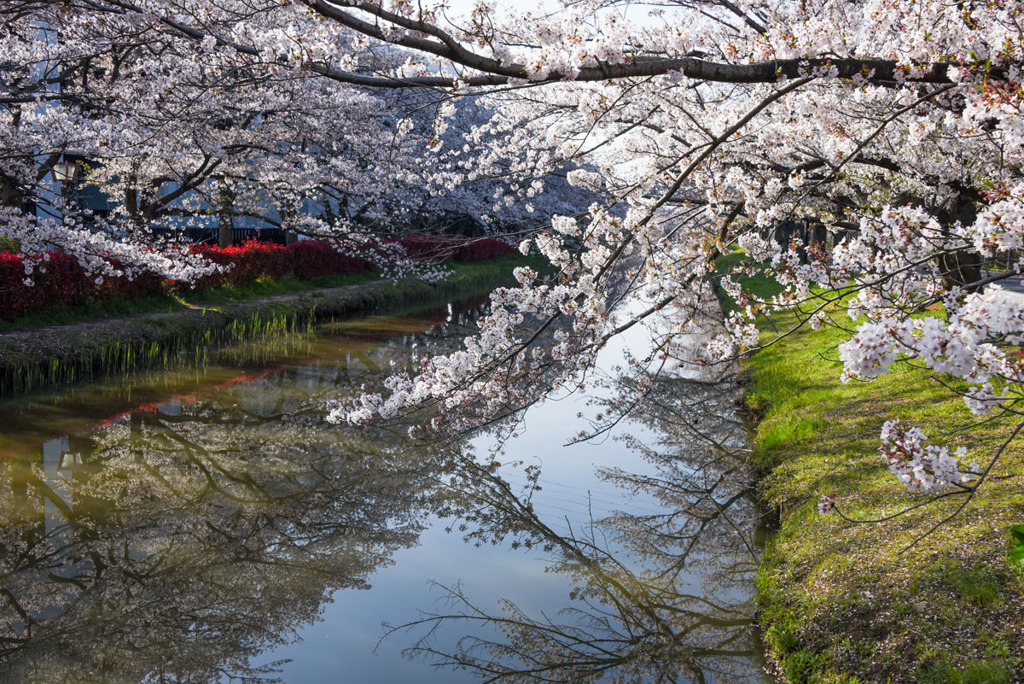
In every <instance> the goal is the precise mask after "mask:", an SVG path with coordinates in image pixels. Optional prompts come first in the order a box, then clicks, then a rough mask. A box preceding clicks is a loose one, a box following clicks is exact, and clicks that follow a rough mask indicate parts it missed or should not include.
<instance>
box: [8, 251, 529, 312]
mask: <svg viewBox="0 0 1024 684" xmlns="http://www.w3.org/2000/svg"><path fill="white" fill-rule="evenodd" d="M399 242H400V243H401V244H402V246H403V247H405V249H406V252H407V253H408V254H409V256H410V257H412V258H413V259H416V260H418V261H426V262H435V261H442V260H444V259H446V258H450V257H451V256H453V254H454V256H455V258H456V259H459V260H460V261H481V260H484V259H493V258H494V257H498V256H502V255H505V254H510V253H512V252H514V251H515V250H514V249H513V248H512V247H510V246H509V245H508V243H506V242H504V241H502V240H496V239H494V238H485V239H483V240H474V241H472V242H467V243H465V244H463V245H462V246H458V245H457V243H455V242H453V241H451V240H448V239H447V238H443V237H439V236H433V235H411V236H407V237H405V238H402V239H401V240H400V241H399ZM192 249H193V252H194V253H197V254H201V255H203V256H204V257H206V258H207V259H209V260H210V261H212V262H214V263H217V264H222V265H229V264H233V266H232V268H230V269H229V270H228V271H226V272H225V273H219V274H216V275H213V276H208V277H206V278H203V279H202V280H201V281H199V282H198V283H196V287H197V288H200V289H205V288H209V287H214V286H217V285H224V284H244V283H250V282H252V281H254V280H257V279H259V278H269V279H272V280H279V279H281V278H283V277H285V276H289V275H293V276H295V277H297V278H301V279H304V280H308V279H310V278H317V277H322V276H330V275H341V274H350V273H359V272H360V271H364V270H367V269H369V268H370V264H369V262H367V261H366V260H364V259H360V258H358V257H352V256H348V255H345V254H342V253H341V252H338V251H337V250H335V249H334V248H332V247H331V246H330V245H329V244H327V243H325V242H320V241H318V240H300V241H298V242H295V243H293V244H291V245H289V246H287V247H283V246H281V245H276V244H273V243H269V242H258V241H256V240H250V241H248V242H244V243H242V244H240V245H235V246H232V247H225V248H223V249H222V248H220V247H212V246H209V245H199V246H196V247H193V248H192ZM29 259H30V262H31V263H32V266H33V273H32V275H31V278H32V280H33V281H34V285H32V286H29V285H26V284H25V279H26V275H25V259H24V258H23V257H20V256H18V255H16V254H12V253H10V252H6V251H0V318H2V319H6V320H12V319H15V318H18V317H19V316H24V315H25V314H28V313H31V312H33V311H39V310H40V309H43V308H45V307H48V306H59V307H69V306H74V305H76V304H87V303H89V302H112V301H117V300H121V299H128V298H131V297H140V296H147V295H159V294H162V293H163V292H164V291H165V290H167V289H168V288H171V287H174V286H175V284H174V283H171V282H169V281H166V280H164V279H163V278H162V277H161V276H159V275H157V274H155V273H152V272H142V273H138V274H136V275H135V277H134V278H132V279H129V278H128V277H126V276H118V277H116V278H111V277H106V276H104V277H103V279H102V282H100V283H98V284H97V283H96V276H92V277H89V276H87V275H86V273H85V269H83V268H82V267H81V266H80V265H79V264H78V262H77V261H76V260H75V259H74V258H73V257H71V256H69V255H67V254H65V253H63V252H48V253H47V254H46V255H45V256H34V257H29ZM112 263H113V264H114V265H115V266H117V265H118V263H117V260H116V259H115V260H113V261H112Z"/></svg>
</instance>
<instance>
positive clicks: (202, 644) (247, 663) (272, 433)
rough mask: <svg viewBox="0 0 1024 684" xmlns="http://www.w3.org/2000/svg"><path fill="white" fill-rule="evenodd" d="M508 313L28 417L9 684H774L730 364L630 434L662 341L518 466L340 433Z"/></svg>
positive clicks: (462, 445)
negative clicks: (483, 323) (363, 405)
mask: <svg viewBox="0 0 1024 684" xmlns="http://www.w3.org/2000/svg"><path fill="white" fill-rule="evenodd" d="M480 312H481V306H480V304H479V303H469V304H466V305H462V306H454V305H451V306H449V307H447V308H446V309H441V310H432V311H425V312H421V313H418V314H415V315H411V316H402V317H387V316H373V317H368V318H365V319H361V320H357V321H346V322H338V323H330V324H324V325H320V326H318V327H317V328H316V329H315V330H312V331H306V332H302V333H298V334H290V335H286V336H282V337H279V338H276V339H268V340H262V341H260V342H259V343H255V344H250V345H239V346H236V347H231V348H227V349H221V350H219V351H217V352H216V353H212V354H210V356H209V358H208V360H207V362H206V363H204V364H201V365H199V366H195V365H183V366H182V367H181V368H179V369H173V368H172V369H170V370H165V371H161V372H153V373H137V374H132V375H130V376H126V377H124V378H121V379H111V380H108V381H105V382H102V383H95V384H89V385H81V386H78V387H75V388H72V389H66V390H63V391H62V392H61V393H59V394H36V395H32V396H27V397H21V398H18V399H16V400H11V401H8V402H5V403H3V404H0V455H2V456H3V457H4V458H3V460H2V461H0V616H2V622H0V681H12V682H14V681H24V682H50V681H66V682H79V681H80V682H143V681H147V682H148V681H152V682H164V681H167V682H179V681H180V682H231V681H256V680H262V679H266V680H269V681H284V682H294V683H307V682H332V683H333V682H341V681H344V682H438V683H440V682H445V683H447V682H476V681H492V680H493V681H571V682H589V681H628V682H762V681H769V680H768V679H767V677H766V676H765V675H764V674H763V672H762V668H763V662H762V659H761V647H760V641H759V639H758V635H757V630H756V626H755V623H754V619H753V614H754V610H753V606H752V603H751V599H752V596H753V577H754V574H755V572H756V567H757V560H758V556H759V550H758V543H759V538H760V536H761V534H762V531H761V528H760V527H759V525H758V511H757V508H756V505H755V499H754V496H753V494H752V492H751V481H752V474H751V472H750V469H749V467H748V466H747V463H746V453H745V446H744V445H745V431H744V426H743V424H742V422H741V421H740V420H739V418H738V417H737V415H736V400H737V398H738V396H739V389H738V387H737V386H736V383H735V381H734V378H732V377H731V376H730V374H729V373H728V372H725V373H718V374H716V375H715V376H714V377H712V376H711V375H710V374H709V373H706V372H698V371H686V372H683V371H680V370H679V369H675V370H673V371H672V372H670V373H666V374H665V375H664V377H661V378H660V379H659V380H658V382H656V383H654V385H653V389H650V390H649V391H646V392H639V391H636V392H634V394H635V395H636V396H637V400H636V401H637V405H636V406H635V407H634V408H633V410H632V411H631V413H630V416H629V418H627V419H625V420H618V421H610V420H609V419H608V417H607V416H608V415H611V413H610V409H611V408H613V407H612V406H611V404H612V402H613V400H614V399H613V398H614V397H616V396H619V395H620V394H621V392H620V391H621V390H622V388H623V385H625V387H626V389H627V390H630V389H638V388H633V387H632V386H631V383H632V384H634V385H635V384H636V382H637V380H636V378H635V377H630V376H629V375H628V374H626V373H624V372H623V371H622V370H621V368H620V366H626V365H627V364H626V363H625V361H624V355H625V353H626V352H627V351H629V352H631V353H632V355H633V356H634V358H636V357H642V356H644V355H645V354H646V353H647V349H649V348H650V345H651V341H650V336H649V334H648V333H646V332H645V331H644V329H642V328H641V327H639V326H637V328H635V329H633V330H631V331H630V333H629V334H628V335H627V336H626V337H627V339H625V340H623V341H622V342H620V343H618V344H617V345H616V346H615V347H613V348H608V349H605V350H604V351H603V352H602V355H601V357H600V360H599V361H600V363H599V373H598V374H597V375H596V376H595V377H593V378H592V379H591V381H590V382H589V383H588V386H587V392H586V393H585V395H581V394H580V393H575V394H567V395H563V396H559V397H556V398H553V399H549V400H548V401H546V402H545V403H542V404H538V405H535V406H534V407H532V408H531V409H529V411H528V412H527V414H526V415H525V416H524V417H523V420H522V423H521V425H520V426H519V427H518V429H517V430H516V433H515V435H514V436H512V437H511V438H509V439H507V440H503V441H502V444H501V445H500V448H498V447H497V446H496V445H495V438H496V435H495V433H494V431H484V432H481V433H478V434H475V435H470V436H467V437H466V438H465V439H463V440H461V441H459V442H457V443H444V444H442V443H436V442H434V443H432V442H414V441H411V440H410V439H409V438H408V437H407V433H408V428H409V427H411V426H412V425H414V424H415V423H416V422H417V421H418V420H422V419H423V416H417V415H412V416H410V417H408V418H407V419H405V421H404V422H403V423H402V424H389V425H377V426H371V427H366V428H354V427H343V426H334V425H330V424H328V423H327V422H326V421H325V420H324V416H325V415H326V413H327V408H326V406H327V403H328V401H329V400H333V399H341V400H343V401H344V400H345V399H346V398H351V397H353V396H355V394H356V393H358V392H359V388H360V387H361V386H362V385H363V384H364V383H373V382H375V381H377V380H379V379H380V378H381V377H383V374H385V373H389V372H393V371H395V370H401V369H407V368H410V367H412V364H414V363H415V359H416V357H417V356H419V355H423V354H429V353H435V352H443V351H446V350H450V349H454V348H455V346H456V345H458V343H459V341H460V340H461V339H462V337H463V336H465V335H466V334H468V333H469V332H471V331H472V328H473V323H474V321H475V320H476V319H477V317H478V316H479V315H480ZM581 425H583V426H588V425H590V426H594V427H596V429H597V431H598V432H599V435H598V436H597V437H596V438H594V439H591V440H587V441H583V442H580V443H573V442H574V441H575V438H576V437H577V435H578V433H579V431H580V429H581Z"/></svg>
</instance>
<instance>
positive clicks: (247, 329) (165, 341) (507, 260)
mask: <svg viewBox="0 0 1024 684" xmlns="http://www.w3.org/2000/svg"><path fill="white" fill-rule="evenodd" d="M526 262H528V260H526V259H525V258H523V257H515V256H514V257H504V258H500V259H495V260H492V261H482V262H473V263H465V264H458V263H456V264H454V265H452V266H451V268H452V270H453V274H452V275H451V276H450V277H449V278H448V279H447V280H446V281H444V282H442V283H438V284H435V285H430V284H427V283H425V282H423V281H419V280H412V279H409V280H401V281H398V282H394V283H393V282H391V281H380V280H373V281H367V279H366V278H359V279H356V280H355V282H353V279H352V277H347V278H345V279H338V278H332V279H324V280H319V281H312V282H310V281H305V282H303V281H295V280H285V281H280V282H266V283H260V282H257V283H253V284H250V285H246V286H244V287H238V286H232V287H225V288H218V289H216V290H211V291H206V292H202V293H198V294H196V295H195V296H189V297H183V298H180V299H171V298H147V299H146V300H133V301H129V302H123V303H121V304H118V305H111V307H110V308H109V309H102V310H96V309H92V308H90V309H85V310H73V309H69V310H66V311H61V312H50V315H48V316H44V315H41V314H37V315H34V316H32V317H26V318H23V319H21V320H19V321H16V322H14V323H13V324H10V325H9V326H8V328H7V329H6V330H0V396H3V395H11V394H17V393H23V392H27V391H34V390H39V389H42V388H45V387H52V386H55V385H62V384H72V383H75V382H79V381H82V380H87V379H91V378H97V377H103V376H107V375H121V376H123V375H126V374H129V373H131V372H134V371H136V370H143V369H151V368H160V367H165V366H167V365H169V364H174V363H179V362H180V361H181V359H182V358H192V357H195V358H196V359H201V358H203V357H204V354H205V350H206V349H209V348H211V347H214V346H219V345H225V344H232V343H235V342H238V341H243V340H253V339H259V338H260V337H265V336H269V335H282V334H285V335H286V334H290V333H291V332H293V331H295V330H296V329H299V328H304V327H306V326H307V325H308V324H310V323H311V322H313V321H317V320H330V319H338V318H344V317H349V316H354V315H359V314H365V313H370V312H378V311H387V312H388V313H396V312H399V311H401V310H402V309H406V308H410V307H422V306H426V305H430V304H433V303H438V304H443V303H445V302H448V301H451V300H453V299H465V298H469V297H473V296H476V295H480V294H483V293H486V292H487V291H488V290H490V289H492V288H494V287H497V286H499V285H502V284H507V283H509V282H510V281H511V280H512V277H511V274H512V269H513V267H515V266H517V265H520V264H523V263H526ZM360 281H362V282H360Z"/></svg>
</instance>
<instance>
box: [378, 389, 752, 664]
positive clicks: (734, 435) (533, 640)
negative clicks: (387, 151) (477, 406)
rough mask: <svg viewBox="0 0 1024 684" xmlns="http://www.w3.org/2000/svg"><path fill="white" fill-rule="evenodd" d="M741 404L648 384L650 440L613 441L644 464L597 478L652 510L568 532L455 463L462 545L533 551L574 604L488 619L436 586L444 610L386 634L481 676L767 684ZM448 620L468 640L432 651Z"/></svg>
mask: <svg viewBox="0 0 1024 684" xmlns="http://www.w3.org/2000/svg"><path fill="white" fill-rule="evenodd" d="M738 396H739V392H738V389H737V386H736V383H735V382H733V381H732V379H730V378H717V379H716V380H715V381H714V382H707V381H700V380H664V381H662V382H660V383H657V384H656V385H655V386H654V387H652V388H649V391H647V392H646V394H645V396H644V399H643V402H642V404H641V405H640V406H638V407H637V408H636V410H635V411H634V415H635V416H636V421H637V422H639V423H641V425H642V426H644V427H647V428H650V430H649V431H644V432H647V433H653V434H655V435H658V436H659V439H658V441H657V442H656V443H654V444H647V443H644V441H642V440H641V439H640V438H638V437H634V436H632V435H630V434H619V435H618V436H617V438H618V439H621V440H622V441H623V442H625V443H626V444H627V445H628V446H629V447H631V448H632V450H633V451H634V452H635V453H637V454H639V455H640V456H642V457H643V459H644V460H645V461H647V462H648V463H649V464H651V465H652V466H653V468H649V469H645V472H643V473H638V472H633V471H630V470H628V469H626V468H607V469H603V470H602V471H601V472H600V475H601V477H602V478H603V479H605V480H606V481H608V482H611V483H614V484H615V485H616V486H617V487H619V488H621V489H622V490H625V491H626V492H628V493H629V494H632V495H640V496H642V497H644V498H646V499H647V500H649V501H654V502H657V504H658V505H659V506H658V508H659V510H658V512H648V513H645V514H642V515H641V514H634V513H630V512H629V511H628V510H626V511H617V512H615V513H613V514H612V515H609V516H606V517H604V518H603V519H598V520H593V521H584V522H583V523H582V524H577V525H576V527H575V529H574V527H573V525H572V524H570V526H569V530H570V531H569V532H568V534H566V533H564V532H563V533H559V532H556V531H555V529H554V528H553V523H554V521H551V520H545V519H543V516H542V515H540V514H539V513H538V512H537V509H538V507H536V506H534V505H533V504H532V503H531V500H532V497H533V492H532V491H530V490H528V491H527V492H526V493H522V492H517V491H515V490H514V488H513V487H512V486H511V485H510V484H509V483H508V482H507V481H505V480H504V479H502V477H501V476H500V475H499V474H498V473H497V472H496V471H495V470H493V469H487V468H481V467H475V466H473V465H472V464H467V463H465V462H464V463H463V467H462V468H461V469H460V479H459V482H458V485H457V487H456V488H455V490H454V493H450V495H451V497H452V501H451V502H450V508H449V511H448V512H449V513H451V514H456V515H458V516H460V517H461V518H462V519H463V520H465V521H466V523H465V524H466V525H468V527H467V530H468V531H467V537H469V538H470V539H475V540H476V541H487V540H490V541H494V540H496V539H501V538H511V539H512V540H513V545H521V546H526V547H529V548H534V549H537V548H540V549H543V550H544V551H545V552H547V554H548V556H547V557H548V558H549V562H550V568H551V570H553V571H557V572H560V573H565V574H566V575H568V576H569V577H571V579H572V583H573V590H572V596H571V598H572V599H573V602H572V603H571V604H570V605H569V607H567V608H564V609H562V610H560V611H558V612H557V613H548V612H542V613H540V614H529V613H528V612H527V611H525V610H523V609H521V608H519V607H518V606H517V605H516V604H514V603H512V602H510V601H505V602H503V603H502V610H501V612H500V613H493V612H489V611H488V610H486V609H484V608H483V607H482V604H481V603H478V602H477V601H476V600H475V599H474V598H473V597H470V596H468V595H466V593H465V592H464V591H463V589H462V588H461V587H460V586H454V587H447V588H446V592H447V594H446V597H447V599H448V605H449V607H450V610H449V611H448V612H444V613H431V614H425V615H424V616H423V617H422V619H420V620H417V621H415V622H411V623H408V624H405V625H401V626H398V627H395V628H392V631H391V632H390V633H389V636H394V635H395V634H396V633H399V632H406V631H410V632H412V633H414V634H417V635H418V641H417V642H416V643H415V645H414V646H413V647H411V648H409V649H407V654H408V655H410V656H414V657H415V656H422V657H425V658H426V659H427V660H428V661H430V662H433V663H435V664H437V665H440V666H447V667H458V668H469V669H472V670H475V671H477V672H479V673H480V674H481V676H482V679H483V680H484V681H509V682H535V681H538V682H592V681H612V682H647V681H654V682H713V681H718V682H746V681H764V675H763V673H762V671H761V668H760V643H759V640H758V637H757V632H756V627H755V624H754V620H753V606H752V605H751V603H750V598H751V594H752V591H751V588H752V581H753V577H754V573H755V571H756V565H757V559H758V554H759V552H758V550H757V548H756V544H755V534H756V529H757V515H758V513H757V510H756V505H755V501H754V497H753V495H752V492H751V489H750V484H751V481H752V476H751V473H750V472H749V467H748V465H747V462H746V458H745V453H744V451H745V450H744V446H743V445H744V437H745V429H744V427H743V425H742V424H741V423H740V422H739V421H738V420H737V419H736V417H735V415H734V412H733V409H734V407H735V401H736V399H737V397H738ZM620 427H621V426H620ZM622 460H623V461H628V460H629V459H627V458H624V459H622ZM451 622H464V623H470V624H469V625H467V627H466V629H465V630H464V631H466V632H468V634H467V636H465V637H463V638H462V639H461V640H460V641H459V642H458V643H457V644H456V645H455V646H454V647H452V648H447V647H444V646H440V645H438V644H436V643H435V641H434V639H433V637H434V635H435V631H436V630H437V629H438V628H440V627H441V626H442V625H445V624H446V623H451Z"/></svg>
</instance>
